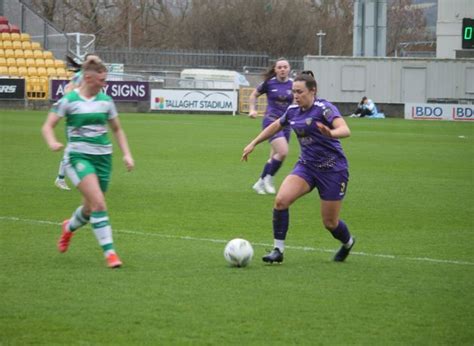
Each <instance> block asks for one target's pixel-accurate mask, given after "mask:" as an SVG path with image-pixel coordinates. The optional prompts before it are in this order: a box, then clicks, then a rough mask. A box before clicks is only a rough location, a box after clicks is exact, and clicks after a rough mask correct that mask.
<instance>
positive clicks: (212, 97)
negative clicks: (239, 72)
mask: <svg viewBox="0 0 474 346" xmlns="http://www.w3.org/2000/svg"><path fill="white" fill-rule="evenodd" d="M237 106H238V104H237V91H220V90H170V89H153V90H151V100H150V108H151V110H160V111H205V112H232V113H234V114H235V112H236V111H237Z"/></svg>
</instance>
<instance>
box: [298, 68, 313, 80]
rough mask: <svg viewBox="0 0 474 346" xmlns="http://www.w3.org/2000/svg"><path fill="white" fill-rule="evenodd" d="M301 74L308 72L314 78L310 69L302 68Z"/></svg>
mask: <svg viewBox="0 0 474 346" xmlns="http://www.w3.org/2000/svg"><path fill="white" fill-rule="evenodd" d="M300 73H301V74H309V75H310V76H311V77H313V78H314V73H313V71H311V70H304V71H301V72H300Z"/></svg>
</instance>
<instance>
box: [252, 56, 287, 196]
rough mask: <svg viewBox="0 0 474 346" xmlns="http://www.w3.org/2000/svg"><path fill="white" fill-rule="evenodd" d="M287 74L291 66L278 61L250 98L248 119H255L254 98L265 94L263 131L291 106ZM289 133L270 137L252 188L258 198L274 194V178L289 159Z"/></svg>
mask: <svg viewBox="0 0 474 346" xmlns="http://www.w3.org/2000/svg"><path fill="white" fill-rule="evenodd" d="M289 74H290V64H289V63H288V60H286V59H284V58H280V59H278V60H277V61H276V62H275V64H273V66H272V67H271V68H270V69H269V70H268V71H267V72H266V73H265V74H264V81H263V82H262V83H260V84H259V85H258V86H257V88H256V89H255V90H254V91H253V92H252V94H251V95H250V98H249V100H250V112H249V116H250V117H251V118H255V117H256V116H257V98H258V97H259V96H260V95H262V94H267V109H266V111H265V116H264V118H263V122H262V128H266V127H267V126H270V125H271V124H272V123H273V122H274V121H275V120H276V119H279V118H280V117H281V116H282V115H283V113H285V111H286V109H287V108H288V106H289V105H291V104H292V103H293V94H292V92H291V86H292V85H293V81H292V80H291V79H290V78H289V77H288V76H289ZM290 133H291V130H290V129H289V128H287V129H283V130H282V131H278V132H276V133H275V134H273V135H272V136H271V137H269V142H270V145H271V150H270V158H269V159H268V161H267V162H266V163H265V166H264V167H263V171H262V174H261V175H260V178H259V179H258V181H257V182H256V183H255V184H254V185H253V187H252V188H253V189H254V190H255V192H257V193H258V194H260V195H264V194H266V193H270V194H274V193H275V186H274V183H273V177H274V176H275V174H276V173H277V172H278V170H279V169H280V167H281V165H282V163H283V161H284V160H285V158H286V156H287V155H288V141H289V140H290Z"/></svg>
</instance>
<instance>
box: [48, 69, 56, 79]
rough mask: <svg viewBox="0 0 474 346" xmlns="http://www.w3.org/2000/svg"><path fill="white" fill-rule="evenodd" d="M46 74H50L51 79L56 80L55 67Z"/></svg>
mask: <svg viewBox="0 0 474 346" xmlns="http://www.w3.org/2000/svg"><path fill="white" fill-rule="evenodd" d="M46 72H47V73H48V76H49V78H56V77H57V76H56V69H55V68H54V67H48V68H46Z"/></svg>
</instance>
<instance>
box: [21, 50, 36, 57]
mask: <svg viewBox="0 0 474 346" xmlns="http://www.w3.org/2000/svg"><path fill="white" fill-rule="evenodd" d="M23 52H24V53H25V59H28V58H34V57H35V55H34V53H33V51H32V50H31V49H25V50H24V51H23Z"/></svg>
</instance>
